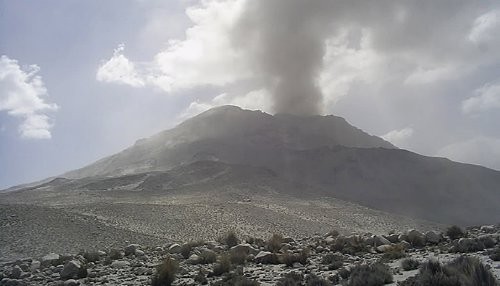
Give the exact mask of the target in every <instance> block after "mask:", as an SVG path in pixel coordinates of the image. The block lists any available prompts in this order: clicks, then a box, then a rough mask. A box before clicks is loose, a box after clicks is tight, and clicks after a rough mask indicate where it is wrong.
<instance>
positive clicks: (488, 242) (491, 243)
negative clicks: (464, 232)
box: [477, 235, 496, 248]
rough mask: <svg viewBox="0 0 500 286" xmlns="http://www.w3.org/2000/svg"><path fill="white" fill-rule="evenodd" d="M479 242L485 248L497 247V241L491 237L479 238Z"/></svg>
mask: <svg viewBox="0 0 500 286" xmlns="http://www.w3.org/2000/svg"><path fill="white" fill-rule="evenodd" d="M477 240H478V241H479V242H480V243H481V244H482V245H483V246H484V248H492V247H495V244H496V243H495V240H494V239H493V238H492V237H491V236H489V235H483V236H480V237H478V238H477Z"/></svg>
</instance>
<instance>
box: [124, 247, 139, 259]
mask: <svg viewBox="0 0 500 286" xmlns="http://www.w3.org/2000/svg"><path fill="white" fill-rule="evenodd" d="M140 248H141V246H140V245H139V244H129V245H127V246H126V247H125V248H124V249H123V251H124V252H125V256H129V255H132V254H135V251H136V250H138V249H140Z"/></svg>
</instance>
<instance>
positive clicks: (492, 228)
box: [480, 225, 495, 233]
mask: <svg viewBox="0 0 500 286" xmlns="http://www.w3.org/2000/svg"><path fill="white" fill-rule="evenodd" d="M480 229H481V231H482V232H485V233H493V232H495V226H494V225H483V226H481V228H480Z"/></svg>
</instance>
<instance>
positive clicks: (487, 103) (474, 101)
mask: <svg viewBox="0 0 500 286" xmlns="http://www.w3.org/2000/svg"><path fill="white" fill-rule="evenodd" d="M475 94H476V95H475V96H473V97H470V98H468V99H466V100H464V101H463V102H462V111H463V112H464V113H466V114H472V113H478V112H481V111H486V110H490V109H496V108H498V109H500V84H495V85H485V86H483V87H481V88H479V89H477V90H476V92H475Z"/></svg>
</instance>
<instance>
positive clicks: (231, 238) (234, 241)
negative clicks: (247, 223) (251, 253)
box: [220, 230, 240, 247]
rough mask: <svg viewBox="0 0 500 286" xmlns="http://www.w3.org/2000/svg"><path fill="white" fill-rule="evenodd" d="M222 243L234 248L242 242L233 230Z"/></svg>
mask: <svg viewBox="0 0 500 286" xmlns="http://www.w3.org/2000/svg"><path fill="white" fill-rule="evenodd" d="M220 241H221V243H223V244H225V245H227V246H229V247H233V246H236V245H238V243H240V240H239V239H238V236H237V235H236V233H235V232H234V231H233V230H231V231H229V232H228V233H226V234H225V235H224V236H223V237H222V238H221V239H220Z"/></svg>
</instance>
